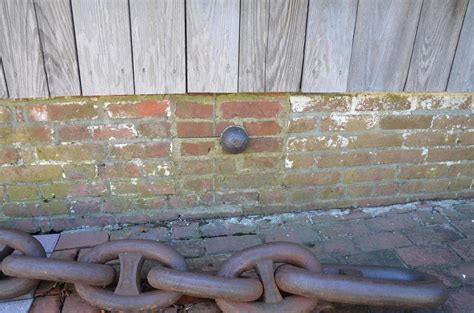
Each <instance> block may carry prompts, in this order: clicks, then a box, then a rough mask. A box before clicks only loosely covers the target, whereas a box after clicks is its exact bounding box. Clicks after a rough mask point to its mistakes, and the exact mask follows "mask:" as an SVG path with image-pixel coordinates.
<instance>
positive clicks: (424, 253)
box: [397, 246, 461, 267]
mask: <svg viewBox="0 0 474 313" xmlns="http://www.w3.org/2000/svg"><path fill="white" fill-rule="evenodd" d="M397 252H398V255H399V256H400V257H401V258H402V260H403V261H404V262H405V263H406V264H408V265H409V266H414V267H417V266H428V265H443V264H453V263H457V262H460V261H461V259H460V258H459V257H458V256H457V255H456V253H454V251H452V250H450V249H447V248H445V247H442V246H416V247H415V246H413V247H407V248H400V249H398V250H397Z"/></svg>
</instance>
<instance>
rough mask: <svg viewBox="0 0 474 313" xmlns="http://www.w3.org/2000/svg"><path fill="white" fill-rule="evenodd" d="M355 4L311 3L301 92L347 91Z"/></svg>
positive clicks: (348, 0)
mask: <svg viewBox="0 0 474 313" xmlns="http://www.w3.org/2000/svg"><path fill="white" fill-rule="evenodd" d="M356 14H357V0H310V2H309V12H308V27H307V33H306V44H305V57H304V68H303V82H302V84H301V89H302V91H304V92H328V91H329V92H331V91H332V92H334V91H346V90H347V79H348V76H349V65H350V62H351V50H352V38H353V36H354V27H355V20H356Z"/></svg>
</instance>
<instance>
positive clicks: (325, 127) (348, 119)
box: [320, 114, 377, 131]
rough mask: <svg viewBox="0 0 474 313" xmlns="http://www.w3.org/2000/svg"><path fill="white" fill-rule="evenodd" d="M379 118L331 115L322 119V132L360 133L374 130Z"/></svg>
mask: <svg viewBox="0 0 474 313" xmlns="http://www.w3.org/2000/svg"><path fill="white" fill-rule="evenodd" d="M376 125H377V118H376V117H375V116H373V115H344V114H331V115H330V116H327V117H325V118H323V119H322V121H321V126H320V130H321V131H358V130H369V129H373V128H374V127H375V126H376Z"/></svg>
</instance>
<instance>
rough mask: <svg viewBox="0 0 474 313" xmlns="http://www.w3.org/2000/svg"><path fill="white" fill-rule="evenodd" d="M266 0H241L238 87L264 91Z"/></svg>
mask: <svg viewBox="0 0 474 313" xmlns="http://www.w3.org/2000/svg"><path fill="white" fill-rule="evenodd" d="M269 5H270V1H269V0H241V2H240V47H239V50H240V51H239V91H243V92H262V91H265V68H266V62H265V59H266V53H267V38H268V19H269V14H270V11H269V9H270V6H269Z"/></svg>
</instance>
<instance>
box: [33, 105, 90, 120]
mask: <svg viewBox="0 0 474 313" xmlns="http://www.w3.org/2000/svg"><path fill="white" fill-rule="evenodd" d="M25 110H26V112H27V114H28V117H29V119H30V121H34V122H49V121H69V120H77V119H96V118H97V117H98V116H99V114H98V111H97V105H95V104H93V103H52V104H34V105H30V106H27V107H25Z"/></svg>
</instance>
